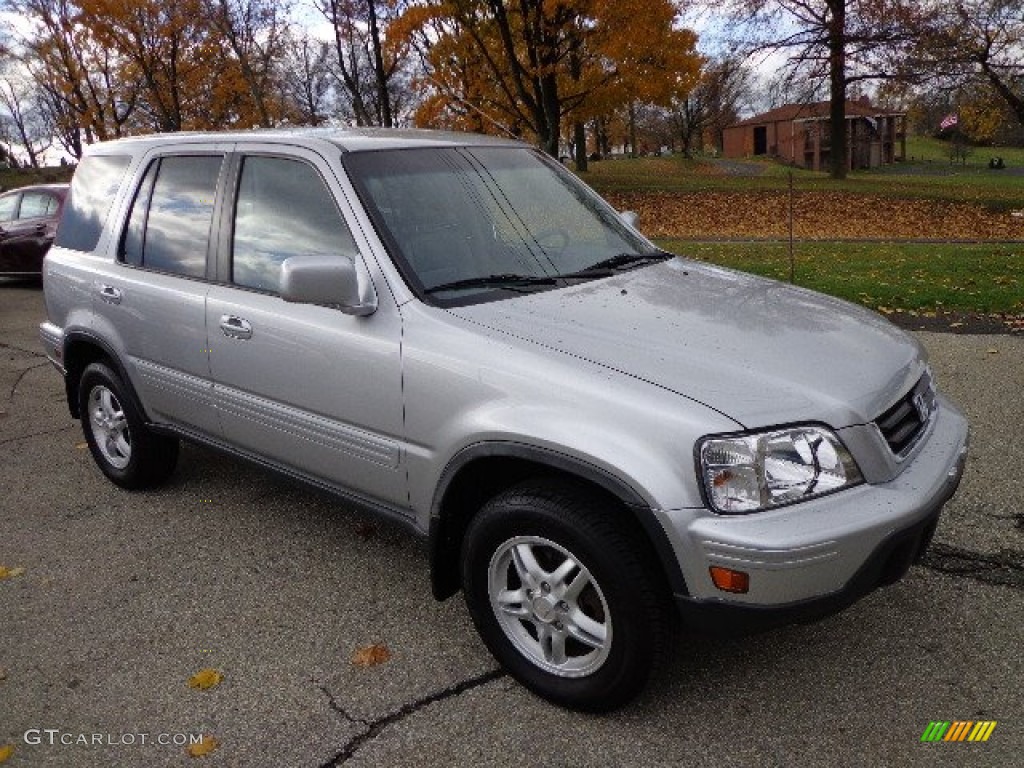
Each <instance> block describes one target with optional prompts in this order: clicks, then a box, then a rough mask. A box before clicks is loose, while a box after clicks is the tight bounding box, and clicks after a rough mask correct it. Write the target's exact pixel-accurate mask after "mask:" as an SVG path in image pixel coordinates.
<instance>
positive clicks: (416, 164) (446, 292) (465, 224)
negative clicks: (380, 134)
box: [345, 147, 666, 306]
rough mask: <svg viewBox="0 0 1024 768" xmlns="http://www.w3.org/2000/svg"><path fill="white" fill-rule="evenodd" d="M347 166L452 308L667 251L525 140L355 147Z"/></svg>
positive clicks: (425, 293) (423, 280) (420, 273)
mask: <svg viewBox="0 0 1024 768" xmlns="http://www.w3.org/2000/svg"><path fill="white" fill-rule="evenodd" d="M345 166H346V168H347V170H348V172H349V175H350V177H351V178H352V180H353V183H354V184H355V186H356V188H357V190H358V192H359V194H360V197H361V198H362V200H363V203H364V205H366V207H367V209H368V210H369V212H370V215H371V217H372V218H373V219H374V223H375V224H376V226H377V228H378V231H379V232H380V233H381V235H382V237H383V238H384V240H385V242H386V243H387V245H388V247H389V249H390V250H391V252H392V254H393V255H394V257H395V260H396V262H397V263H398V265H399V268H400V269H401V271H402V273H403V275H404V276H405V278H406V280H407V281H408V282H409V284H410V285H411V286H412V287H413V289H414V290H415V291H417V293H418V294H419V295H420V296H421V297H423V298H426V299H427V300H428V301H432V302H434V303H438V304H441V305H444V306H450V305H453V304H465V303H477V302H481V301H489V300H493V299H499V298H506V297H508V296H512V295H516V294H521V293H526V292H533V291H539V290H550V289H552V288H557V287H561V286H564V285H567V284H569V283H571V282H573V281H579V280H584V279H593V278H596V277H602V276H606V275H608V274H610V273H612V272H614V271H617V270H620V269H627V268H633V267H635V266H638V265H641V264H644V263H646V262H648V261H651V260H655V259H661V258H665V256H666V255H665V254H662V253H661V252H660V251H658V250H657V249H656V248H654V247H653V246H652V245H651V244H650V243H648V242H647V241H646V240H644V239H643V238H640V237H637V236H636V235H635V234H634V233H633V232H631V231H630V229H629V228H628V227H626V226H625V224H624V223H623V222H622V221H621V219H620V218H619V217H618V215H617V214H616V213H615V212H614V211H613V210H612V209H610V208H609V207H608V206H607V204H605V203H604V202H603V201H602V200H600V198H598V197H597V196H596V195H594V193H592V192H591V191H590V190H589V189H587V187H586V186H585V185H583V184H582V183H580V182H579V181H578V180H577V179H576V178H575V177H574V176H573V175H572V174H570V173H569V172H568V171H566V170H565V169H563V168H562V167H561V166H560V165H558V164H557V163H555V162H553V161H551V160H549V159H548V158H546V157H545V156H543V155H541V154H540V153H539V152H536V151H534V150H531V149H528V148H525V147H461V148H430V149H400V150H382V151H373V152H355V153H351V154H348V155H346V156H345Z"/></svg>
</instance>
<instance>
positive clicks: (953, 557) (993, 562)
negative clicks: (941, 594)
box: [919, 543, 1024, 589]
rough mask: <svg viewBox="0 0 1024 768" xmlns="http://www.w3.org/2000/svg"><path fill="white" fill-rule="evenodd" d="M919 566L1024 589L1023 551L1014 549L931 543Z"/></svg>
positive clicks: (987, 582) (988, 582)
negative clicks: (990, 551) (985, 550)
mask: <svg viewBox="0 0 1024 768" xmlns="http://www.w3.org/2000/svg"><path fill="white" fill-rule="evenodd" d="M919 565H921V566H923V567H925V568H930V569H931V570H933V571H938V572H939V573H945V574H947V575H949V576H963V577H965V578H968V579H974V580H976V581H980V582H982V583H984V584H992V585H995V586H1000V587H1011V588H1013V589H1024V553H1022V552H1017V551H1015V550H1011V549H1004V550H1000V551H999V552H998V553H996V554H982V553H980V552H972V551H971V550H969V549H961V548H960V547H952V546H950V545H948V544H939V543H932V545H931V546H930V547H929V548H928V551H927V552H926V553H925V555H924V557H923V558H922V559H921V562H920V563H919Z"/></svg>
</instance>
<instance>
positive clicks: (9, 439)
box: [0, 424, 76, 445]
mask: <svg viewBox="0 0 1024 768" xmlns="http://www.w3.org/2000/svg"><path fill="white" fill-rule="evenodd" d="M69 429H76V427H75V425H74V424H68V425H67V426H66V427H58V428H56V429H48V430H46V431H45V432H32V433H31V434H28V435H18V436H17V437H7V438H4V439H3V440H0V445H7V444H8V443H17V442H18V441H20V440H31V439H32V438H33V437H42V436H43V435H56V434H58V433H59V432H67V431H68V430H69Z"/></svg>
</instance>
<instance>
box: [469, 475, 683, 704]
mask: <svg viewBox="0 0 1024 768" xmlns="http://www.w3.org/2000/svg"><path fill="white" fill-rule="evenodd" d="M644 551H645V548H644V547H643V546H642V541H640V540H638V538H637V535H636V534H635V533H634V532H632V531H631V530H630V529H629V528H627V527H626V524H625V518H624V516H623V510H621V509H620V508H618V507H617V506H616V505H615V504H614V503H613V502H611V501H610V500H609V499H607V498H606V497H604V496H602V495H600V494H598V493H596V492H593V491H591V490H590V489H588V488H585V487H582V486H575V485H571V484H566V483H553V482H545V481H530V482H526V483H523V484H521V485H518V486H516V487H514V488H511V489H510V490H508V491H505V492H504V493H501V494H499V495H498V496H496V497H495V498H493V499H492V500H491V501H489V502H488V503H487V504H486V505H485V506H484V507H483V508H482V509H481V510H480V512H479V513H478V514H477V515H476V517H475V518H474V519H473V520H472V521H471V522H470V525H469V528H468V530H467V532H466V537H465V539H464V540H463V546H462V583H463V593H464V596H465V599H466V603H467V605H468V607H469V612H470V614H471V616H472V618H473V622H474V624H475V625H476V628H477V631H478V632H479V633H480V636H481V637H482V638H483V640H484V643H485V644H486V645H487V647H488V648H489V649H490V651H491V653H492V654H493V655H494V657H495V658H496V659H497V660H498V661H499V662H500V663H501V665H502V666H503V667H505V669H506V670H508V672H509V673H510V674H511V675H512V676H513V677H515V678H516V679H517V680H519V682H521V683H522V684H523V685H525V686H526V687H527V688H529V689H530V690H531V691H533V692H534V693H536V694H538V695H539V696H542V697H543V698H545V699H548V700H549V701H552V702H554V703H556V704H559V705H561V706H564V707H568V708H570V709H577V710H582V711H588V712H606V711H610V710H613V709H616V708H618V707H621V706H622V705H624V704H626V703H627V702H629V701H630V700H631V699H632V698H634V697H635V696H636V695H637V694H638V693H639V692H640V690H641V689H642V688H643V687H644V685H645V683H646V681H647V679H648V677H649V676H650V673H651V669H652V667H653V666H654V663H655V661H656V660H657V659H659V658H660V656H661V653H662V651H663V648H664V645H665V643H666V641H667V634H668V632H669V628H670V626H671V625H670V618H669V615H668V613H667V599H666V598H667V594H666V588H665V587H664V586H662V585H663V581H662V580H661V579H659V578H658V576H657V575H656V574H655V573H653V572H652V570H651V568H650V567H649V566H648V565H647V564H646V563H648V562H650V558H646V559H645V558H644V556H643V553H644Z"/></svg>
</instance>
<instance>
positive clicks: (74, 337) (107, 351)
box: [63, 330, 149, 422]
mask: <svg viewBox="0 0 1024 768" xmlns="http://www.w3.org/2000/svg"><path fill="white" fill-rule="evenodd" d="M75 343H82V344H88V345H89V346H93V347H97V348H98V349H99V350H100V351H102V352H103V356H104V358H106V359H107V360H108V361H109V362H110V365H111V366H113V368H114V372H115V373H116V374H117V375H118V377H119V378H120V379H121V382H122V383H123V384H124V386H125V389H126V391H127V394H128V397H130V398H131V400H132V405H134V406H135V408H136V410H137V411H138V412H139V413H140V414H142V418H143V420H144V421H147V422H148V421H149V417H148V416H147V415H146V409H145V408H143V407H142V401H141V400H140V399H139V396H138V395H137V394H136V393H135V387H134V386H133V385H132V380H131V379H130V378H129V376H128V372H127V371H126V370H125V367H124V363H122V362H121V358H120V356H119V355H118V354H117V352H116V351H115V350H114V348H113V347H111V346H110V344H108V343H107V342H106V341H105V340H104V339H102V338H100V337H99V336H97V335H96V334H94V333H90V332H89V331H80V330H75V331H69V332H68V333H66V334H65V336H64V351H63V358H64V370H65V371H66V373H65V375H64V390H65V392H66V393H67V398H68V408H69V410H70V411H71V416H72V417H73V418H76V419H78V418H81V413H80V412H79V408H78V381H79V378H80V376H74V377H73V376H72V368H71V365H70V364H69V363H68V360H69V357H68V349H69V348H70V347H72V346H73V345H74V344H75ZM81 370H85V367H84V366H83V367H82V368H81ZM80 372H81V371H79V373H80Z"/></svg>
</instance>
